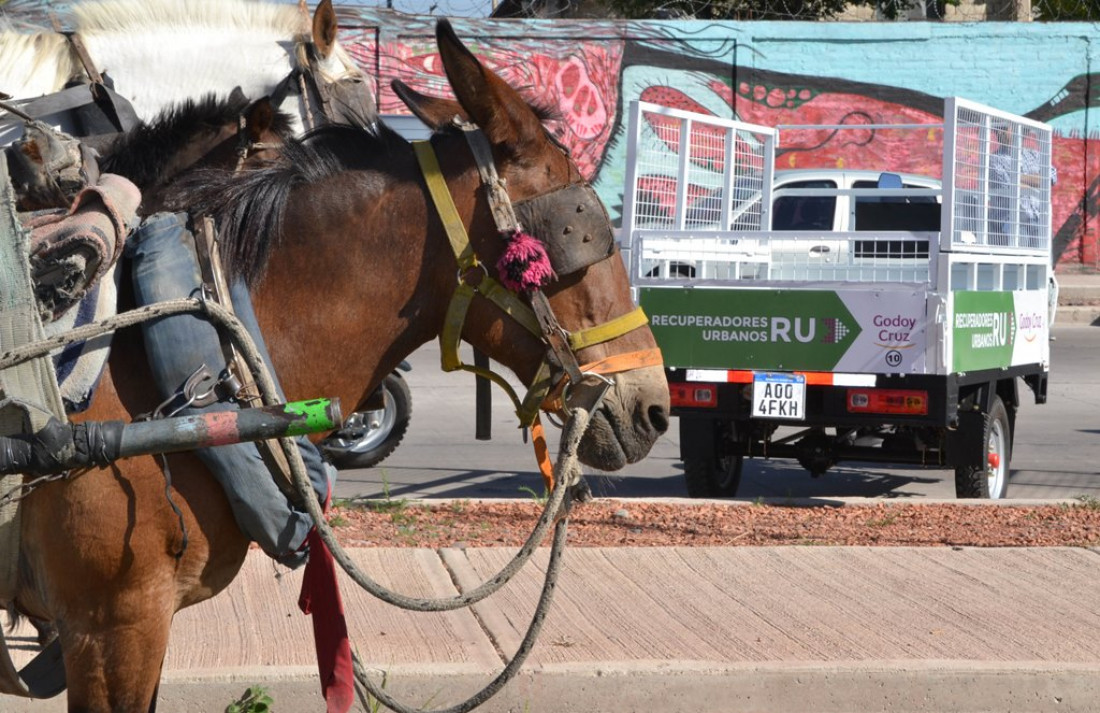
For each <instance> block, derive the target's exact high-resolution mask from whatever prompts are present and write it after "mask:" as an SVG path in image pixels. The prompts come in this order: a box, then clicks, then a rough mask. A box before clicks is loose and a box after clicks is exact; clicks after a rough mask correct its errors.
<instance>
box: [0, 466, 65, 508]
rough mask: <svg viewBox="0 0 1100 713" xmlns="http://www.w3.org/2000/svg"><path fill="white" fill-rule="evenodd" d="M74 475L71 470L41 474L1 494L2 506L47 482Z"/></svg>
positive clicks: (15, 500)
mask: <svg viewBox="0 0 1100 713" xmlns="http://www.w3.org/2000/svg"><path fill="white" fill-rule="evenodd" d="M82 472H84V471H82ZM72 475H73V472H72V471H71V470H66V471H62V472H60V473H50V474H48V475H40V476H38V477H37V478H35V479H34V480H29V481H24V482H22V483H20V484H19V485H17V486H15V487H14V488H9V489H8V490H7V491H5V492H4V494H3V495H0V507H4V506H6V505H10V504H11V503H15V502H19V501H20V500H22V499H23V498H25V497H27V496H28V495H30V494H31V493H33V492H34V491H35V490H37V489H38V488H40V487H42V486H43V485H45V484H46V483H52V482H54V481H57V480H66V479H68V478H69V477H70V476H72ZM77 475H80V473H77Z"/></svg>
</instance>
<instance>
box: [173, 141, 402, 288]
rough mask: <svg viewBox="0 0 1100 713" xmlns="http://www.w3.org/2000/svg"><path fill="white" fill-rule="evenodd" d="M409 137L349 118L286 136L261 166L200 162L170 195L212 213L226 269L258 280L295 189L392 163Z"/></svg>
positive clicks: (194, 211)
mask: <svg viewBox="0 0 1100 713" xmlns="http://www.w3.org/2000/svg"><path fill="white" fill-rule="evenodd" d="M408 150H409V144H408V142H407V141H405V140H404V139H403V138H402V137H401V136H400V135H399V134H397V133H396V132H395V131H393V130H392V129H390V128H389V127H387V126H386V125H385V124H383V123H381V122H376V123H373V124H369V125H360V126H348V125H343V124H328V125H324V126H321V127H318V128H316V129H314V130H312V131H310V132H308V133H307V134H305V135H304V136H302V137H301V138H300V139H290V140H288V141H286V142H285V143H284V144H283V146H282V148H281V149H280V152H279V157H278V158H276V159H274V160H272V161H269V162H268V163H267V164H266V165H264V166H261V167H259V168H256V169H253V170H244V171H240V172H233V171H225V170H198V171H194V172H191V173H189V174H188V175H187V176H186V177H185V178H184V179H183V180H181V181H180V183H179V185H178V187H177V189H176V190H174V191H173V195H172V198H171V199H170V202H171V204H172V205H173V206H176V207H177V208H185V209H187V210H189V211H191V213H192V215H211V216H213V217H214V219H215V220H216V221H217V224H218V238H219V243H220V244H221V246H222V258H223V260H224V262H225V267H226V270H227V271H228V272H229V274H230V275H231V276H233V277H234V278H241V279H243V280H244V281H245V282H246V283H247V284H249V285H251V284H254V283H255V282H256V281H257V280H258V279H259V278H260V277H261V276H262V275H263V271H264V267H265V266H266V264H267V259H268V256H269V255H270V254H271V250H272V248H273V247H274V246H275V245H276V242H277V241H278V240H279V238H280V237H281V236H282V233H283V221H284V214H285V210H286V206H287V201H288V200H289V198H290V194H291V192H292V190H293V189H294V188H296V187H298V186H302V185H308V184H310V183H315V182H317V181H320V180H322V179H325V178H328V177H331V176H335V175H338V174H340V173H343V172H345V171H361V170H370V169H372V168H376V167H379V166H385V165H387V164H391V163H392V160H393V158H392V157H393V154H394V152H397V151H400V152H407V151H408Z"/></svg>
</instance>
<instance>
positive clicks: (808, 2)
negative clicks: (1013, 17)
mask: <svg viewBox="0 0 1100 713" xmlns="http://www.w3.org/2000/svg"><path fill="white" fill-rule="evenodd" d="M955 1H956V2H957V0H955ZM609 4H610V6H611V8H612V9H613V10H614V11H615V12H616V13H617V14H619V15H621V16H622V17H625V18H632V19H646V18H656V19H674V18H682V19H699V20H824V19H830V18H835V17H837V16H838V15H840V14H841V13H843V12H844V11H845V10H847V9H848V8H850V7H852V6H861V7H877V9H878V11H879V13H880V14H881V15H882V17H883V18H886V19H894V18H896V17H899V16H901V15H903V14H904V13H907V12H908V11H909V9H910V6H911V4H912V0H610V3H609ZM930 4H933V5H934V4H935V3H930ZM930 9H931V8H930Z"/></svg>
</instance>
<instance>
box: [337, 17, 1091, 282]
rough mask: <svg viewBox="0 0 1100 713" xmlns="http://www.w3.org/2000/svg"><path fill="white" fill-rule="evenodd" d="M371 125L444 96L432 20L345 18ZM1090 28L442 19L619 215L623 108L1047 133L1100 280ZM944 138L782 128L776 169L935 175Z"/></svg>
mask: <svg viewBox="0 0 1100 713" xmlns="http://www.w3.org/2000/svg"><path fill="white" fill-rule="evenodd" d="M342 18H343V19H344V20H345V22H344V27H345V28H346V29H345V35H344V36H343V37H342V41H343V42H344V43H345V45H346V46H347V45H350V46H351V47H352V48H353V51H354V53H355V55H356V57H357V59H358V60H359V61H360V62H361V63H362V64H363V66H364V67H365V68H366V69H368V70H369V71H370V72H371V74H372V75H374V76H376V77H378V92H379V99H380V106H381V108H382V111H383V113H392V114H402V113H407V111H406V110H405V108H404V106H403V105H402V104H401V102H400V100H398V99H397V97H396V96H395V95H394V94H393V92H392V91H390V89H389V83H390V81H391V80H392V79H395V78H399V79H402V80H403V81H405V82H406V83H408V84H410V85H411V86H413V87H414V88H416V89H418V90H420V91H424V92H428V93H436V94H444V93H446V90H445V89H444V87H445V86H446V82H445V81H444V80H443V77H442V74H441V72H442V69H441V67H440V66H439V63H438V61H437V57H436V55H435V54H434V41H433V27H434V25H433V21H432V20H431V19H421V18H413V17H407V16H401V15H394V14H389V13H385V12H377V11H361V10H357V11H355V12H347V11H344V13H343V15H342ZM1091 27H1092V26H1091V25H1090V26H1084V25H1075V24H1057V25H1056V24H1045V25H1039V24H1015V23H983V24H966V25H960V24H933V23H894V24H879V23H876V24H865V23H779V22H758V23H745V22H728V23H704V22H697V21H685V22H583V23H581V22H546V21H525V22H516V21H511V22H500V21H497V22H492V21H467V22H459V21H456V29H457V30H458V32H459V34H460V35H461V36H462V37H463V38H464V39H466V40H467V41H469V42H470V43H471V44H470V46H471V49H472V50H473V51H474V52H475V53H476V54H477V55H478V56H479V57H481V58H482V59H483V60H485V61H486V63H487V64H489V65H490V66H492V67H493V68H494V69H495V70H497V71H498V72H500V73H502V74H503V75H504V76H505V77H507V78H508V79H509V81H510V82H512V83H513V85H514V86H520V87H524V88H525V90H526V92H527V94H528V96H529V97H531V98H532V99H533V100H534V101H535V102H537V103H539V104H541V105H543V106H545V107H547V108H550V109H553V110H555V111H557V116H556V118H555V120H554V121H552V122H550V125H551V128H552V130H553V131H554V132H555V133H556V134H557V135H558V136H559V138H561V139H562V141H563V142H564V143H565V144H566V145H567V146H568V147H569V148H570V150H571V151H572V152H573V155H574V156H575V157H576V158H577V159H578V162H579V163H580V165H581V166H582V168H583V170H584V171H585V173H586V174H587V176H588V178H589V179H590V180H592V181H593V182H594V183H595V185H596V187H597V189H598V190H599V192H600V195H601V197H602V198H603V199H604V201H605V203H606V204H607V205H608V207H609V208H610V209H611V210H612V213H613V214H614V215H615V216H616V217H617V216H618V211H619V207H620V205H621V202H622V185H623V174H624V170H625V153H626V146H625V139H624V130H625V121H626V118H627V117H626V113H627V111H628V106H629V102H630V101H631V100H634V99H642V100H645V101H652V102H656V103H659V104H664V105H667V106H672V107H676V108H680V109H687V110H691V111H700V112H706V113H710V114H714V115H716V116H721V117H727V118H738V119H741V120H744V121H749V122H752V123H756V124H763V125H766V126H779V125H807V124H825V125H857V126H858V125H864V124H886V123H894V124H897V123H901V124H917V123H921V124H930V123H937V122H940V121H942V111H943V99H944V98H945V97H947V96H961V97H965V98H967V99H972V100H974V101H978V102H981V103H984V104H989V105H991V106H994V107H997V108H999V109H1003V110H1006V111H1011V112H1014V113H1017V114H1022V115H1024V116H1028V117H1031V118H1033V119H1037V120H1040V121H1046V122H1049V123H1051V124H1052V125H1053V126H1054V127H1055V146H1054V161H1055V164H1056V166H1057V169H1058V179H1059V180H1058V183H1057V184H1056V185H1055V187H1054V202H1055V205H1054V226H1053V227H1054V234H1055V252H1056V259H1057V261H1058V269H1059V271H1061V272H1067V271H1087V272H1095V271H1097V270H1100V256H1098V254H1097V241H1098V236H1097V230H1096V219H1097V213H1098V212H1100V156H1098V155H1097V151H1095V150H1094V149H1096V148H1098V141H1100V134H1098V132H1097V131H1096V129H1095V128H1094V126H1093V123H1094V122H1095V119H1093V118H1092V116H1091V114H1090V110H1091V109H1092V108H1093V106H1092V105H1093V104H1095V103H1100V102H1098V97H1100V94H1095V93H1093V92H1091V91H1090V89H1089V87H1090V85H1091V82H1092V80H1093V77H1092V74H1091V73H1090V64H1089V53H1090V50H1089V47H1090V41H1089V39H1088V35H1089V32H1088V30H1090V29H1091ZM942 141H943V134H942V131H940V130H938V129H932V128H927V127H925V128H920V129H908V130H888V131H884V130H880V129H873V128H869V129H867V130H844V131H836V130H816V131H807V130H786V131H784V133H783V137H782V140H781V145H780V148H779V152H778V159H777V160H778V163H779V166H778V167H779V168H791V167H798V168H811V167H830V168H831V167H850V168H874V169H889V170H893V171H901V172H913V173H924V174H929V175H933V176H939V175H940V172H941V163H942V146H943V145H942Z"/></svg>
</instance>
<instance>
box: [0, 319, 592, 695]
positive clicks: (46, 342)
mask: <svg viewBox="0 0 1100 713" xmlns="http://www.w3.org/2000/svg"><path fill="white" fill-rule="evenodd" d="M192 312H202V313H205V314H206V316H207V317H208V318H209V319H210V320H211V321H212V322H214V323H216V325H217V326H220V327H223V328H225V329H226V330H227V331H228V332H229V334H230V338H231V339H232V340H233V341H234V342H235V343H236V345H237V346H238V347H239V349H240V352H241V355H242V356H243V357H244V359H245V361H246V362H247V364H248V366H249V368H250V369H251V370H252V372H253V374H254V375H255V379H256V385H257V387H259V390H260V394H261V397H262V399H263V401H264V403H266V404H268V405H271V404H275V403H278V394H277V391H276V389H275V384H274V381H273V380H272V378H271V375H270V373H269V372H268V370H267V366H266V365H265V364H264V362H263V359H262V358H261V356H260V352H259V350H258V349H257V347H256V344H255V342H254V341H253V340H252V337H251V335H250V334H249V333H248V331H247V330H246V329H245V328H244V326H243V325H242V324H241V323H240V321H239V320H238V319H237V318H236V316H235V315H234V314H233V313H232V312H230V311H229V310H227V309H225V308H223V307H221V306H220V305H218V304H217V303H215V302H212V301H206V300H202V299H197V298H196V299H179V300H169V301H166V302H158V303H156V304H152V305H148V306H145V307H140V308H137V309H133V310H130V311H127V312H124V313H122V314H119V315H115V316H114V317H110V318H108V319H105V320H102V321H99V322H94V323H92V324H88V325H85V326H82V327H78V328H76V329H73V330H71V331H69V332H66V333H64V334H59V335H57V336H54V337H50V338H47V339H43V340H40V341H37V342H34V343H32V344H27V345H23V346H20V347H18V348H15V349H12V350H10V351H7V352H4V353H2V354H0V369H5V368H8V367H9V366H12V365H14V364H18V363H21V362H23V361H26V360H28V359H33V358H35V357H39V356H43V355H45V354H48V353H49V352H51V351H53V350H55V349H57V348H59V347H63V346H66V345H68V344H72V343H74V342H80V341H85V340H88V339H93V338H95V337H98V336H100V335H103V334H106V333H108V332H113V331H116V330H118V329H122V328H125V327H132V326H135V325H138V324H140V323H142V322H145V321H147V320H150V319H156V318H159V317H164V316H169V315H174V314H184V313H192ZM605 393H606V388H605V389H601V390H600V391H599V392H598V393H597V394H596V396H595V397H594V399H593V403H591V404H590V405H588V407H587V408H585V407H584V406H577V407H575V408H574V409H573V411H572V416H571V418H570V419H569V421H568V423H567V424H566V425H565V430H564V432H563V434H562V442H561V450H560V451H559V454H558V461H557V464H556V467H555V471H556V482H557V483H558V487H556V488H555V489H554V491H553V493H552V494H551V497H550V498H549V499H548V501H547V503H546V507H545V508H544V510H543V512H542V515H541V516H540V518H539V521H538V524H537V525H536V527H535V529H534V530H533V531H532V533H531V535H530V537H528V539H527V541H526V542H525V543H524V545H523V547H521V548H520V550H519V551H518V552H517V554H516V556H515V557H513V558H512V560H511V561H510V562H509V563H508V564H507V565H505V567H504V568H502V569H501V570H500V571H499V572H498V573H497V574H496V575H494V576H492V577H490V578H489V579H488V580H486V581H485V582H483V583H482V584H481V585H479V586H478V587H476V588H475V589H473V590H470V591H469V592H468V593H466V594H461V595H458V596H456V597H447V598H440V599H422V598H416V597H408V596H405V595H402V594H399V593H397V592H393V591H391V590H389V589H386V588H385V587H383V586H381V585H379V584H378V583H377V582H375V581H374V580H372V579H371V578H369V577H368V576H367V575H366V574H364V573H362V572H360V570H359V569H358V567H356V565H355V563H354V562H352V561H351V559H350V557H349V556H348V555H347V552H346V551H345V550H344V549H343V547H341V546H340V544H339V543H338V542H337V541H336V537H335V535H334V534H333V532H332V528H330V527H329V525H328V521H327V520H326V518H325V516H324V512H323V511H322V509H321V503H320V502H319V500H318V499H317V494H316V492H315V491H314V489H313V486H312V484H311V483H310V480H309V476H308V474H307V473H306V468H305V463H304V461H303V460H302V455H301V451H300V450H299V449H298V446H297V444H296V443H295V441H294V439H291V438H280V439H278V440H279V445H280V447H281V448H282V449H283V453H284V454H285V455H286V457H287V461H288V463H289V465H290V471H291V475H292V478H293V481H294V485H295V488H296V489H297V491H298V494H299V495H300V496H301V498H302V500H303V502H304V503H305V507H306V510H307V511H308V512H309V514H310V516H311V517H312V518H313V522H314V525H315V527H316V528H317V531H318V534H319V535H320V537H321V539H322V541H324V543H325V546H326V547H328V548H329V550H330V551H331V552H332V555H333V558H334V559H335V560H336V561H337V562H338V563H339V564H340V566H341V567H342V568H343V569H344V571H345V572H346V573H347V574H348V576H350V577H351V578H352V580H354V581H355V582H356V583H357V584H358V585H359V586H360V587H362V588H363V589H365V590H366V591H367V592H369V593H370V594H372V595H374V596H375V597H377V598H379V599H381V600H382V601H385V602H388V603H390V604H393V605H395V606H399V607H402V608H405V609H412V610H416V611H448V610H452V609H457V608H460V607H465V606H470V605H472V604H474V603H477V602H479V601H481V600H482V599H484V598H486V597H487V596H489V595H490V594H492V593H493V592H496V591H497V590H499V589H500V588H501V587H502V586H503V585H504V584H506V583H507V582H508V581H509V580H510V579H511V578H512V577H513V576H514V575H515V574H516V572H518V571H519V570H520V569H521V568H522V567H523V565H524V564H526V562H527V561H528V560H529V559H530V557H531V555H532V554H534V551H535V549H536V548H537V547H538V545H539V544H540V543H541V542H542V540H543V539H544V538H545V535H546V532H547V530H548V529H549V527H550V524H551V523H552V522H555V521H556V522H557V525H556V527H555V530H554V539H553V544H552V546H551V550H550V561H549V564H548V566H547V569H546V579H545V581H544V583H543V588H542V593H541V595H540V596H539V601H538V604H537V606H536V608H535V613H534V615H533V617H532V619H531V623H530V625H529V627H528V630H527V634H526V635H525V636H524V638H523V641H522V642H521V643H520V646H519V648H518V649H517V651H516V653H515V655H514V656H513V657H512V659H511V661H509V662H508V664H507V665H506V666H505V667H504V669H503V670H502V671H501V672H500V674H499V675H497V677H496V678H494V679H493V680H492V681H490V682H489V684H488V685H486V686H485V688H483V689H482V690H481V691H479V692H478V693H476V694H475V695H474V696H472V697H471V698H469V699H467V700H466V701H464V702H462V703H459V704H458V705H456V706H453V707H451V708H447V709H444V710H443V711H442V713H466V711H470V710H472V709H473V708H475V707H477V706H479V705H481V704H482V703H484V702H485V701H486V700H488V699H489V698H491V697H492V696H493V695H495V694H496V693H497V692H498V691H500V689H501V688H503V687H504V686H505V685H506V684H507V683H508V682H509V681H510V680H511V679H512V678H514V677H515V675H516V673H518V671H519V670H520V668H521V667H522V666H523V663H524V662H525V661H526V659H527V656H528V655H529V654H530V653H531V650H532V649H533V648H534V645H535V641H536V640H537V638H538V635H539V633H540V631H541V630H542V625H543V623H544V622H545V620H546V616H547V613H548V611H549V607H550V602H551V600H552V599H553V593H554V589H555V587H556V585H557V579H558V576H559V574H560V571H561V562H562V558H563V556H564V552H565V544H566V538H567V534H568V513H569V510H570V508H571V506H572V499H571V491H572V489H573V487H575V486H576V485H577V484H579V483H580V482H581V470H580V464H579V462H578V460H577V452H576V451H577V446H578V444H579V443H580V440H581V437H582V436H583V435H584V433H585V430H586V429H587V427H588V421H589V418H590V413H591V412H592V411H594V410H595V409H596V408H597V407H598V405H599V403H600V401H602V399H603V396H604V394H605ZM353 664H354V670H355V674H356V684H357V688H356V690H357V693H359V695H360V697H361V698H363V697H364V696H365V695H366V694H365V693H364V692H363V691H364V690H365V691H366V692H367V693H369V694H370V695H372V696H373V697H374V698H375V699H377V700H378V701H380V702H381V703H382V704H383V705H385V706H387V707H388V708H390V709H392V710H394V711H398V713H421V712H420V711H419V710H418V709H415V708H410V707H407V706H405V705H403V704H401V703H399V702H398V701H396V700H394V699H393V698H392V697H390V696H389V695H388V694H387V693H386V692H385V691H384V690H382V689H381V688H380V687H377V686H375V685H374V684H373V683H372V682H371V680H370V679H369V677H368V676H367V673H366V670H365V668H364V667H363V665H362V663H361V662H360V661H359V659H358V656H357V655H354V654H353Z"/></svg>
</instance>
